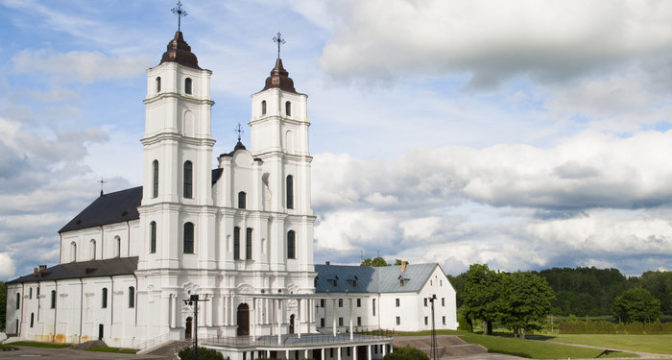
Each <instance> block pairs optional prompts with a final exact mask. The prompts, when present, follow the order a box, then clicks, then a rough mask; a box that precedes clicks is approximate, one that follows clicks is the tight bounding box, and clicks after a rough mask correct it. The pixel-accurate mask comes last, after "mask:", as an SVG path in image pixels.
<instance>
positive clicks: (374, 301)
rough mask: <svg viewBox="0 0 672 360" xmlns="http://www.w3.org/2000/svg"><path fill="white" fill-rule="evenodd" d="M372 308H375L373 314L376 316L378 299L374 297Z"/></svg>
mask: <svg viewBox="0 0 672 360" xmlns="http://www.w3.org/2000/svg"><path fill="white" fill-rule="evenodd" d="M371 309H372V310H373V316H376V299H373V302H372V304H371Z"/></svg>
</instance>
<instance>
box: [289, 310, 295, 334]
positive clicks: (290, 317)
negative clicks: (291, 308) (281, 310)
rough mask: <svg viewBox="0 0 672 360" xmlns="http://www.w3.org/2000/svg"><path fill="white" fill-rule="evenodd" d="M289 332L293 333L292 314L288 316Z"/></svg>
mask: <svg viewBox="0 0 672 360" xmlns="http://www.w3.org/2000/svg"><path fill="white" fill-rule="evenodd" d="M289 333H290V334H294V314H292V315H290V316H289Z"/></svg>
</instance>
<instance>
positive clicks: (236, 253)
mask: <svg viewBox="0 0 672 360" xmlns="http://www.w3.org/2000/svg"><path fill="white" fill-rule="evenodd" d="M233 260H240V228H239V227H238V226H236V227H234V228H233Z"/></svg>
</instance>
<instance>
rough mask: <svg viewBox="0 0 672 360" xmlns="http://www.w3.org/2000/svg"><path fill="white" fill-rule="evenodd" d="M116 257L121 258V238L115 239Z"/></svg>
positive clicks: (116, 237)
mask: <svg viewBox="0 0 672 360" xmlns="http://www.w3.org/2000/svg"><path fill="white" fill-rule="evenodd" d="M114 256H115V257H120V256H121V238H120V237H119V236H115V237H114Z"/></svg>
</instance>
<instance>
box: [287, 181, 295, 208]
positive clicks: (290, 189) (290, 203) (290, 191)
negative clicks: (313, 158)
mask: <svg viewBox="0 0 672 360" xmlns="http://www.w3.org/2000/svg"><path fill="white" fill-rule="evenodd" d="M287 208H288V209H293V208H294V177H293V176H292V175H287Z"/></svg>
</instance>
